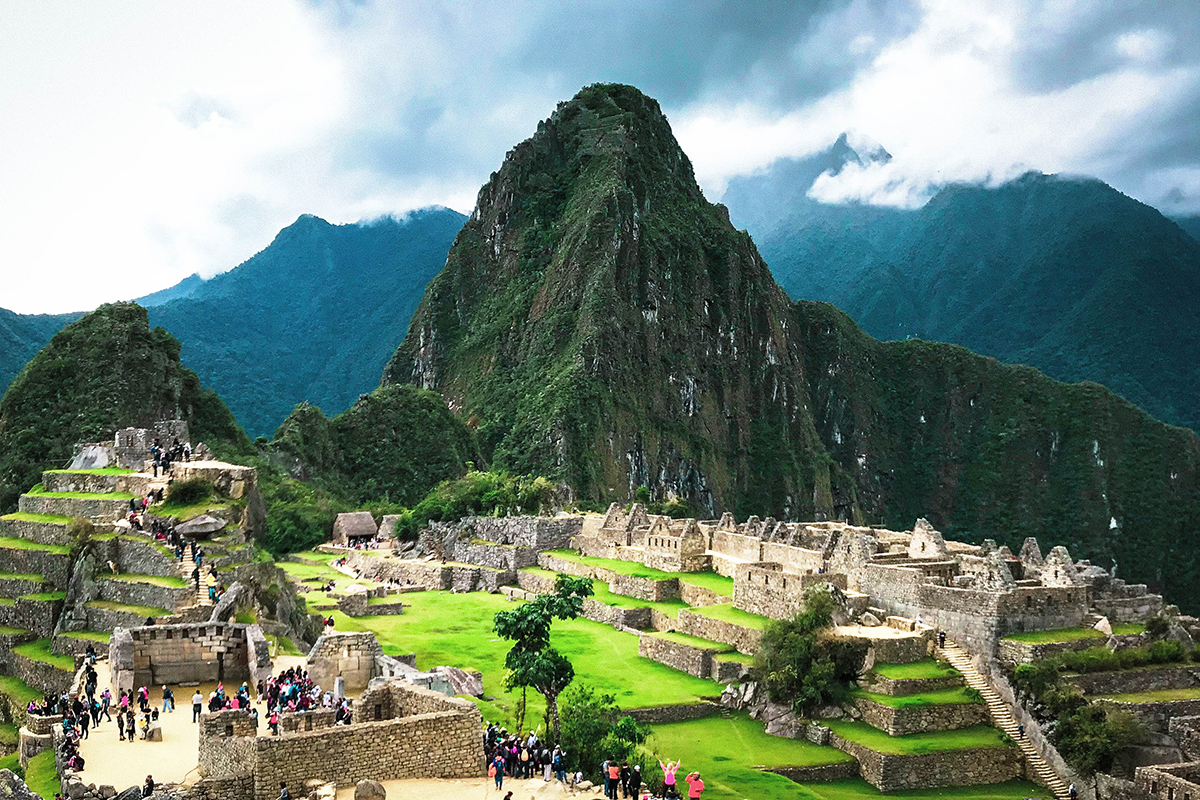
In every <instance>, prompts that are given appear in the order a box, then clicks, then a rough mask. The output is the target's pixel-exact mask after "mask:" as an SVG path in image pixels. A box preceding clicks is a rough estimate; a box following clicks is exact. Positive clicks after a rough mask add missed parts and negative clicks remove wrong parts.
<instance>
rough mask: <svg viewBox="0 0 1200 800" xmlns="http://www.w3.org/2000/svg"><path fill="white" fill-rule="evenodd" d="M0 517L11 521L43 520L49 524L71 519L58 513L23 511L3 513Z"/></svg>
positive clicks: (58, 523) (61, 522)
mask: <svg viewBox="0 0 1200 800" xmlns="http://www.w3.org/2000/svg"><path fill="white" fill-rule="evenodd" d="M0 519H5V520H11V521H13V522H45V523H48V524H51V525H66V524H68V523H70V521H71V518H70V517H62V516H59V515H58V514H30V513H28V512H25V511H17V512H15V513H12V514H5V515H4V516H3V517H0Z"/></svg>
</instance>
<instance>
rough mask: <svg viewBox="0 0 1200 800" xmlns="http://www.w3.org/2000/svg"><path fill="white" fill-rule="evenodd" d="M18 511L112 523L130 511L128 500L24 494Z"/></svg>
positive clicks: (18, 503) (18, 504)
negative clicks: (86, 518)
mask: <svg viewBox="0 0 1200 800" xmlns="http://www.w3.org/2000/svg"><path fill="white" fill-rule="evenodd" d="M17 509H18V510H19V511H22V512H24V513H26V514H53V515H54V516H58V517H88V518H89V519H91V520H93V521H95V522H112V521H113V520H114V519H120V518H122V517H124V516H125V514H126V513H127V512H128V511H129V501H128V500H113V499H111V498H108V497H96V498H79V497H51V496H48V495H39V494H23V495H21V497H20V499H19V500H17Z"/></svg>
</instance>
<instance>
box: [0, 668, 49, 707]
mask: <svg viewBox="0 0 1200 800" xmlns="http://www.w3.org/2000/svg"><path fill="white" fill-rule="evenodd" d="M0 694H3V695H4V696H6V697H8V698H10V699H12V700H13V702H15V703H16V704H17V705H19V706H20V707H21V708H25V706H27V705H29V704H30V703H31V702H33V701H34V700H41V699H42V693H41V691H39V690H38V689H35V688H33V687H32V686H30V685H29V684H27V683H26V682H25V681H23V680H21V679H20V678H18V677H16V676H15V675H0Z"/></svg>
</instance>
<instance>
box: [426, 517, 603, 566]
mask: <svg viewBox="0 0 1200 800" xmlns="http://www.w3.org/2000/svg"><path fill="white" fill-rule="evenodd" d="M582 529H583V517H578V516H571V517H534V516H519V517H464V518H463V519H461V520H459V521H457V522H451V523H441V522H435V523H432V524H431V525H430V526H429V527H428V528H427V529H426V530H425V531H423V532H422V537H426V536H429V537H434V538H435V539H437V540H439V541H445V540H446V539H447V538H448V537H451V536H453V537H455V538H458V539H462V540H465V541H470V540H472V539H483V540H486V541H489V542H495V543H497V544H502V545H514V546H516V547H524V548H530V549H533V550H557V549H561V548H564V547H567V546H569V545H570V542H571V539H572V538H573V537H575V536H577V535H578V534H579V533H580V531H581V530H582ZM426 552H431V551H430V550H429V549H428V548H427V549H426ZM472 563H482V562H472ZM523 566H529V565H528V564H526V565H523Z"/></svg>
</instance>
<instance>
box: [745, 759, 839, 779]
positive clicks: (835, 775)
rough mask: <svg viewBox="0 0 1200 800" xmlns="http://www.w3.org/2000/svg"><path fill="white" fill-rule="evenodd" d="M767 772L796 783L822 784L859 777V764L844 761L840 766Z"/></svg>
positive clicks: (777, 769)
mask: <svg viewBox="0 0 1200 800" xmlns="http://www.w3.org/2000/svg"><path fill="white" fill-rule="evenodd" d="M767 772H774V773H775V774H776V775H782V776H783V777H785V778H788V779H789V780H793V781H795V782H796V783H822V782H824V781H839V780H842V779H843V778H857V777H858V762H857V761H843V762H841V763H839V764H822V765H821V766H819V767H773V768H771V769H768V770H767Z"/></svg>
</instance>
